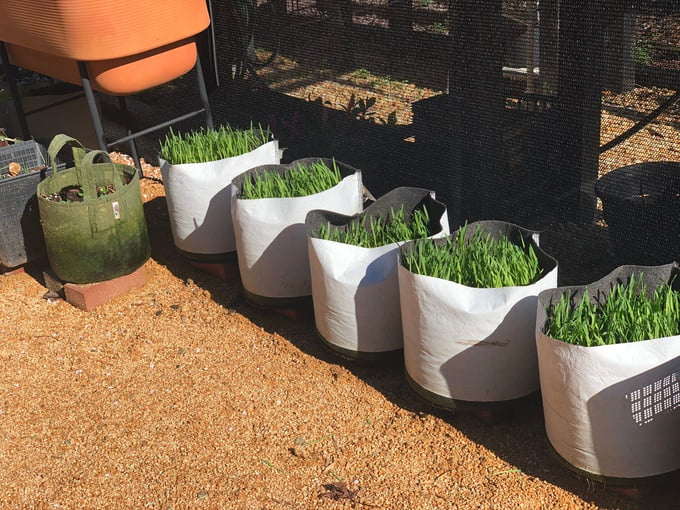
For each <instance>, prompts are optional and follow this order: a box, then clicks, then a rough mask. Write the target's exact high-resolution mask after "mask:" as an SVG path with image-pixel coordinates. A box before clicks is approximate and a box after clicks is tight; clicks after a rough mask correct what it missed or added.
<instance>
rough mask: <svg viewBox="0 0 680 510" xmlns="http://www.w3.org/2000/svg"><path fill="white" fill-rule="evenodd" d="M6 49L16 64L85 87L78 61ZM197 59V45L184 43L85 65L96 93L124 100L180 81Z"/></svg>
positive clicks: (12, 61) (22, 49)
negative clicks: (153, 88)
mask: <svg viewBox="0 0 680 510" xmlns="http://www.w3.org/2000/svg"><path fill="white" fill-rule="evenodd" d="M6 47H7V52H8V54H9V57H10V62H11V63H12V64H14V65H16V66H18V67H23V68H24V69H30V70H31V71H35V72H38V73H41V74H44V75H47V76H51V77H52V78H57V79H59V80H62V81H65V82H68V83H73V84H74V85H79V86H82V80H81V78H80V73H79V70H78V63H77V61H76V60H74V59H71V58H66V57H56V56H54V55H50V54H48V53H44V52H42V51H38V50H34V49H31V48H25V47H23V46H17V45H14V44H7V45H6ZM196 57H197V49H196V43H195V42H194V41H193V40H189V41H186V40H184V41H180V42H178V43H175V44H171V45H169V46H166V47H163V48H159V49H157V50H151V51H147V52H144V53H140V54H136V55H131V56H129V57H120V58H114V59H108V60H93V61H85V64H86V66H87V71H88V74H89V77H90V81H91V86H92V88H93V89H95V90H98V91H100V92H104V93H106V94H110V95H113V96H123V95H130V94H135V93H138V92H142V91H144V90H147V89H150V88H152V87H156V86H158V85H162V84H163V83H167V82H169V81H172V80H174V79H176V78H179V77H180V76H182V75H183V74H185V73H187V72H188V71H190V70H191V69H192V68H193V66H194V64H195V63H196Z"/></svg>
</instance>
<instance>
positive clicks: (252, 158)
mask: <svg viewBox="0 0 680 510" xmlns="http://www.w3.org/2000/svg"><path fill="white" fill-rule="evenodd" d="M280 160H281V158H280V154H279V143H278V141H277V140H273V141H271V142H268V143H266V144H264V145H261V146H260V147H258V148H257V149H255V150H253V151H251V152H248V153H247V154H242V155H240V156H234V157H231V158H225V159H221V160H219V161H210V162H207V163H187V164H182V165H171V164H170V163H168V162H167V161H165V160H163V159H160V165H161V174H162V176H163V185H164V187H165V197H166V201H167V204H168V215H169V217H170V228H171V229H172V237H173V239H174V241H175V246H176V247H177V248H178V249H179V250H180V251H181V252H183V253H184V255H186V256H187V257H189V258H193V259H197V260H210V259H211V258H214V259H215V260H217V259H220V258H222V257H223V256H224V255H225V254H227V253H231V252H234V251H235V250H236V242H235V239H234V228H233V225H232V221H231V196H232V192H231V187H232V184H231V181H232V180H233V179H234V177H236V176H237V175H239V174H241V173H243V172H245V171H246V170H249V169H251V168H253V167H256V166H261V165H268V164H277V163H278V162H279V161H280Z"/></svg>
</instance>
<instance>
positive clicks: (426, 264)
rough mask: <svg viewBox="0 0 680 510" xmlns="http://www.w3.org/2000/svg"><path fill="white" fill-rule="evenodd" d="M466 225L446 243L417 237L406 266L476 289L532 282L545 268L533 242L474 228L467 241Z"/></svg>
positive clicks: (407, 254) (424, 273)
mask: <svg viewBox="0 0 680 510" xmlns="http://www.w3.org/2000/svg"><path fill="white" fill-rule="evenodd" d="M466 231H467V225H465V226H463V227H461V228H460V229H459V230H458V232H457V234H456V236H455V237H448V238H446V242H445V243H443V244H440V243H437V242H435V241H433V240H431V239H423V240H418V241H416V243H415V244H414V246H413V249H412V250H411V251H410V252H408V253H405V254H404V255H403V258H402V260H403V261H404V264H405V266H406V268H407V269H408V270H409V271H411V272H412V273H415V274H422V275H425V276H433V277H435V278H441V279H443V280H450V281H453V282H457V283H460V284H462V285H467V286H468V287H475V288H500V287H514V286H520V285H529V284H530V283H533V282H534V281H536V280H537V279H538V277H539V276H540V275H541V273H542V272H543V270H542V269H541V268H540V267H539V262H538V256H537V255H536V252H535V250H534V248H533V247H532V246H531V245H528V246H527V245H525V244H524V240H522V245H521V246H518V245H516V244H513V243H512V242H510V240H509V239H507V238H505V237H500V238H498V239H495V238H493V237H491V233H490V232H487V233H485V232H484V231H482V230H481V229H477V230H475V232H474V233H473V234H472V237H471V238H470V240H469V241H466V240H465V233H466Z"/></svg>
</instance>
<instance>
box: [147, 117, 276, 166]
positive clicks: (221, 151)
mask: <svg viewBox="0 0 680 510" xmlns="http://www.w3.org/2000/svg"><path fill="white" fill-rule="evenodd" d="M270 138H271V134H270V132H269V130H268V129H264V128H262V126H259V125H258V127H254V126H253V125H252V124H251V125H250V128H249V129H235V128H232V127H231V126H229V125H225V126H220V127H219V128H217V129H204V128H201V129H200V130H198V131H189V132H187V133H184V134H182V133H175V132H174V131H173V130H172V128H170V132H169V133H168V134H167V135H166V136H165V139H164V140H163V141H161V150H160V154H161V157H162V158H163V159H165V160H166V161H167V162H168V163H170V164H171V165H181V164H184V163H206V162H208V161H219V160H220V159H225V158H231V157H234V156H240V155H241V154H246V153H248V152H250V151H252V150H254V149H257V148H258V147H259V146H261V145H264V144H265V143H267V142H269V140H270Z"/></svg>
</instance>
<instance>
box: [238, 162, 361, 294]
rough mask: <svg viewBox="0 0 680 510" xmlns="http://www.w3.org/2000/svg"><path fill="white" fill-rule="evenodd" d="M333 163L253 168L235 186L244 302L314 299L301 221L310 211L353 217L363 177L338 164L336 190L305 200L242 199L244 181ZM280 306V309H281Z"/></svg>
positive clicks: (303, 223)
mask: <svg viewBox="0 0 680 510" xmlns="http://www.w3.org/2000/svg"><path fill="white" fill-rule="evenodd" d="M316 161H323V162H325V163H326V164H327V165H328V166H329V167H330V168H332V165H333V161H332V160H330V159H323V158H305V159H300V160H297V161H294V162H292V163H290V164H288V165H267V166H261V167H257V168H253V169H251V170H249V171H248V172H246V173H244V174H241V175H240V176H238V177H237V178H235V179H234V181H233V185H234V186H233V189H232V193H233V198H232V218H233V221H234V232H235V236H236V253H237V255H238V263H239V271H240V273H241V281H242V283H243V288H244V290H245V294H246V297H248V298H249V299H250V300H251V301H255V302H257V303H258V304H266V305H271V306H276V305H277V301H279V300H283V301H285V300H286V299H288V298H302V297H309V296H311V294H312V284H311V276H310V272H309V253H308V249H307V236H306V232H305V218H306V216H307V213H308V212H309V211H311V210H313V209H320V208H322V207H323V208H324V209H327V210H330V211H334V212H338V213H341V214H347V215H352V214H356V213H358V212H360V211H361V210H362V207H363V205H362V204H363V186H362V181H361V172H360V171H359V170H357V169H355V168H352V167H350V166H348V165H345V164H343V163H340V162H336V164H337V166H338V168H339V169H340V173H341V176H342V181H340V183H339V184H337V185H335V186H334V187H332V188H330V189H328V190H326V191H322V192H321V193H316V194H314V195H308V196H305V197H292V198H262V199H248V200H244V199H242V198H240V193H241V187H242V185H243V180H244V179H245V178H247V177H248V176H249V175H250V174H252V173H262V172H265V171H270V172H271V171H275V172H279V173H284V172H285V171H286V170H287V169H289V168H290V167H291V166H294V165H298V164H302V165H310V164H312V163H314V162H316ZM283 301H282V302H281V304H285V303H283Z"/></svg>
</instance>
